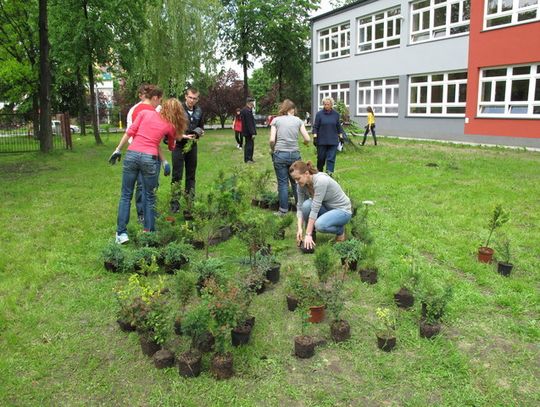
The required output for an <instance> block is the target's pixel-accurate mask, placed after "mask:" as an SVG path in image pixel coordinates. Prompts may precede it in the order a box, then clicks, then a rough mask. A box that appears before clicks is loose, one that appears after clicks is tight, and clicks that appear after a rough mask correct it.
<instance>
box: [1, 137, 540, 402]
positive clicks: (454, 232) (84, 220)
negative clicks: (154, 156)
mask: <svg viewBox="0 0 540 407" xmlns="http://www.w3.org/2000/svg"><path fill="white" fill-rule="evenodd" d="M261 133H262V134H261V135H259V136H257V139H256V142H255V143H256V153H255V160H256V164H255V165H253V166H251V167H250V168H252V169H253V171H255V170H260V169H263V168H271V161H270V157H269V155H268V153H267V142H266V140H267V131H266V130H262V131H261ZM119 137H120V136H119V135H111V136H105V137H104V142H105V146H104V147H103V146H101V147H96V146H95V145H94V144H93V138H92V137H88V136H87V137H85V138H82V139H81V137H79V138H77V137H75V138H74V151H72V152H67V151H57V152H54V153H53V154H50V155H47V156H44V155H41V154H40V153H27V154H19V155H2V156H0V173H1V174H2V175H1V177H0V191H2V194H3V198H2V204H1V206H0V214H1V216H0V242H1V244H0V349H1V354H0V377H1V379H0V405H1V406H98V405H103V406H158V405H159V406H186V407H187V406H197V407H200V406H212V407H213V406H235V407H236V406H321V407H322V406H332V407H335V406H428V405H431V406H538V405H540V390H539V389H540V346H539V344H540V326H539V315H540V306H539V303H540V302H539V288H540V284H539V283H540V271H539V269H540V267H539V266H540V154H539V153H535V152H526V151H521V150H507V149H501V148H480V147H471V146H458V145H449V144H439V143H420V142H414V141H401V140H395V139H385V138H381V139H380V145H379V146H377V147H374V146H373V145H371V144H369V145H368V146H366V147H363V148H362V149H361V150H360V151H358V152H351V151H348V152H345V153H341V154H340V155H339V156H338V158H337V164H336V176H337V177H338V178H339V180H340V182H341V183H342V185H343V186H344V187H345V189H347V190H348V191H349V193H350V194H351V195H352V196H353V197H355V198H357V199H358V200H365V199H369V200H373V201H375V205H374V206H373V207H372V209H371V210H370V225H371V227H372V231H373V234H374V236H375V246H376V248H377V250H378V253H379V256H378V263H379V283H378V284H376V285H373V286H370V285H366V284H364V283H361V282H360V279H359V277H358V275H353V274H351V275H350V276H349V278H348V281H347V284H346V307H345V318H346V319H348V320H349V321H350V323H351V326H352V338H351V340H350V341H348V342H347V343H345V344H340V345H336V344H332V343H331V341H330V342H329V343H328V344H327V345H325V346H323V347H319V348H317V350H316V354H315V356H314V357H313V358H312V359H308V360H298V359H296V358H295V357H293V356H292V355H291V353H292V345H293V337H294V336H295V335H297V334H299V332H300V322H299V319H298V316H297V315H294V314H292V313H290V312H289V311H287V309H286V304H285V296H284V288H283V285H284V284H283V281H284V279H285V277H286V271H285V272H282V280H281V282H280V283H279V284H278V285H277V286H276V288H275V289H273V290H272V291H270V292H267V293H264V294H262V295H260V296H257V297H256V298H255V300H254V302H253V305H252V307H253V314H254V315H255V316H256V318H257V325H256V326H255V329H254V332H253V335H252V339H251V341H252V342H251V344H250V345H249V346H246V347H242V348H235V349H234V350H233V353H234V357H235V370H236V375H235V376H234V377H233V378H232V379H230V380H228V381H220V382H218V381H215V380H214V379H213V378H212V377H211V376H210V374H209V373H208V369H207V367H208V355H207V356H206V357H205V361H204V365H205V367H206V368H205V371H204V373H203V374H202V376H201V377H199V378H196V379H183V378H181V377H179V375H178V373H177V370H176V369H167V370H157V369H155V368H154V367H153V365H152V363H151V360H150V359H148V358H147V357H146V356H144V355H143V354H142V353H141V351H140V347H139V344H138V340H137V335H136V334H135V333H131V334H126V333H122V332H121V331H120V330H119V329H118V328H117V325H116V322H115V319H116V318H115V311H116V302H115V298H114V295H113V289H114V288H115V287H116V286H118V284H120V283H122V282H124V281H126V280H127V277H128V276H127V275H119V274H111V273H108V272H107V271H105V270H104V269H103V265H102V263H101V260H100V252H101V249H102V248H103V246H104V245H105V244H106V242H107V241H108V240H109V239H110V238H111V237H112V236H114V232H115V223H116V214H117V205H118V199H119V193H120V178H121V167H120V166H118V165H117V166H109V165H108V164H107V158H108V156H109V155H110V153H111V152H112V150H113V149H114V147H115V146H116V144H117V141H118V138H119ZM370 141H371V140H370ZM302 155H303V157H304V158H305V159H308V158H309V159H314V151H313V147H312V146H309V147H303V150H302ZM242 161H243V160H242V152H241V151H238V150H236V149H235V142H234V137H233V134H232V132H231V131H230V130H225V131H221V130H216V131H208V132H207V134H206V135H205V138H204V139H203V140H202V142H201V143H200V147H199V168H198V178H197V181H198V185H197V188H198V190H199V191H203V190H204V189H205V186H206V185H208V184H209V183H210V182H211V181H212V179H213V178H214V177H215V176H216V174H217V173H218V171H219V170H220V169H225V170H226V171H227V172H232V171H234V168H235V166H237V165H243V164H242ZM428 163H435V164H437V166H427V165H426V164H428ZM168 182H169V180H168V178H164V177H163V176H162V177H161V184H162V188H161V189H160V191H159V197H160V198H161V201H162V202H165V201H166V200H167V197H168V193H169V188H168ZM499 202H500V203H503V204H504V206H505V208H507V209H508V210H509V211H510V213H511V221H510V222H509V223H508V224H507V225H505V226H503V230H504V231H505V232H506V233H507V234H508V235H509V236H510V237H511V238H512V242H513V252H514V256H515V261H514V262H515V269H514V271H513V272H512V275H511V276H510V277H509V278H505V277H502V276H500V275H498V274H497V272H496V271H495V269H494V267H493V266H490V265H485V264H481V263H478V262H477V261H476V258H475V255H476V248H477V247H478V246H480V244H481V243H482V242H483V240H485V238H486V236H487V222H488V219H489V217H490V215H491V212H492V210H493V207H494V205H495V204H496V203H499ZM132 219H133V216H132ZM330 239H331V236H321V238H320V240H321V241H323V242H324V241H327V240H330ZM274 247H275V251H276V252H277V254H278V256H279V257H280V258H281V259H282V264H283V266H284V267H283V268H282V270H285V269H286V266H287V265H288V264H293V263H297V262H304V263H306V264H308V263H309V262H310V261H311V259H312V258H311V257H309V256H306V255H304V256H303V255H301V254H300V253H299V252H298V251H297V249H296V248H295V245H294V231H293V230H290V231H288V233H287V238H286V240H285V241H278V242H275V244H274ZM244 251H245V250H244V248H243V247H242V246H241V243H240V242H239V241H238V240H237V239H236V238H233V239H232V240H230V241H228V242H225V243H223V244H221V245H219V246H216V247H213V248H212V254H213V255H216V254H219V255H220V256H221V257H223V258H224V259H225V260H226V261H227V262H228V263H230V264H231V265H233V266H235V265H237V264H238V259H239V258H240V257H242V256H244V255H245V253H244ZM410 255H415V256H417V258H418V259H419V262H420V264H422V265H424V266H430V267H431V268H432V269H433V270H436V272H437V273H439V274H440V275H441V278H444V279H445V280H446V281H449V282H450V283H451V284H452V286H453V288H454V298H453V301H452V302H451V303H450V306H449V311H448V315H447V318H446V320H445V325H444V328H443V332H442V334H441V335H440V336H439V337H437V338H436V339H434V340H426V339H421V338H420V337H419V335H418V326H417V320H418V318H419V309H418V307H417V306H416V305H415V309H414V310H411V311H402V312H400V313H399V316H398V326H397V337H398V345H397V347H396V349H395V350H394V351H393V352H391V353H385V352H382V351H380V350H378V349H377V346H376V340H375V335H374V330H373V328H372V324H373V322H374V320H375V309H376V308H377V307H380V306H390V305H392V302H393V299H392V294H393V293H394V292H395V291H397V290H398V288H399V286H400V278H399V273H398V269H399V268H400V264H401V262H402V258H403V257H405V256H410ZM312 331H313V332H314V333H317V334H319V335H320V336H327V337H328V336H329V329H328V324H326V323H323V324H320V325H317V326H314V327H312Z"/></svg>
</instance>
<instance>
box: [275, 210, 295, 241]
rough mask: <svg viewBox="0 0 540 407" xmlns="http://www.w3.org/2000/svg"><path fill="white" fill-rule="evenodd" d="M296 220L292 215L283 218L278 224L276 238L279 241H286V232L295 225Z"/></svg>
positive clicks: (288, 214)
mask: <svg viewBox="0 0 540 407" xmlns="http://www.w3.org/2000/svg"><path fill="white" fill-rule="evenodd" d="M294 219H295V217H294V215H293V214H292V213H287V214H286V215H283V216H281V217H280V218H279V220H278V222H277V224H276V233H275V236H274V237H275V238H276V239H279V240H283V239H285V231H286V230H287V228H288V227H289V226H291V225H292V224H293V222H294Z"/></svg>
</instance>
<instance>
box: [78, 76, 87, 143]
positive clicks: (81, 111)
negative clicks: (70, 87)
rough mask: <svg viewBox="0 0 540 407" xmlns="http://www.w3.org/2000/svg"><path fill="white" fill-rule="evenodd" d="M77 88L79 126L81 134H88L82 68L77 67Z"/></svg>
mask: <svg viewBox="0 0 540 407" xmlns="http://www.w3.org/2000/svg"><path fill="white" fill-rule="evenodd" d="M77 88H78V94H79V126H80V127H81V136H86V120H85V117H84V116H85V114H84V113H85V111H86V102H85V100H84V84H83V81H82V76H81V70H80V69H79V68H78V67H77Z"/></svg>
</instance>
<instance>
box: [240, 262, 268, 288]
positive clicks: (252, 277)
mask: <svg viewBox="0 0 540 407" xmlns="http://www.w3.org/2000/svg"><path fill="white" fill-rule="evenodd" d="M265 281H266V275H265V272H264V271H263V269H262V268H260V267H254V268H252V269H250V270H249V272H248V274H247V276H246V278H245V280H244V286H245V287H246V290H247V291H248V292H254V293H256V294H262V293H263V292H264V290H265V288H266V286H265Z"/></svg>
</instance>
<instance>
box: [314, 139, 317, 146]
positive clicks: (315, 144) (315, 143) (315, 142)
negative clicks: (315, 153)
mask: <svg viewBox="0 0 540 407" xmlns="http://www.w3.org/2000/svg"><path fill="white" fill-rule="evenodd" d="M313 145H314V146H315V147H317V137H313Z"/></svg>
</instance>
